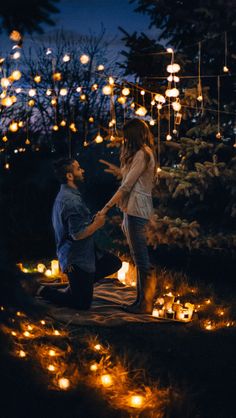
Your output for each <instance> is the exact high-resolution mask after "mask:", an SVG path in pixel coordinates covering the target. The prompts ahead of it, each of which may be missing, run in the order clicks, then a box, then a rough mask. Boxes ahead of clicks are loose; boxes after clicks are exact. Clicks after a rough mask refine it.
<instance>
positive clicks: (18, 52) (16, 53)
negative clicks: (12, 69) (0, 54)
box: [12, 51, 21, 60]
mask: <svg viewBox="0 0 236 418" xmlns="http://www.w3.org/2000/svg"><path fill="white" fill-rule="evenodd" d="M20 56H21V53H20V51H16V52H14V54H13V55H12V58H13V59H14V60H17V59H18V58H20Z"/></svg>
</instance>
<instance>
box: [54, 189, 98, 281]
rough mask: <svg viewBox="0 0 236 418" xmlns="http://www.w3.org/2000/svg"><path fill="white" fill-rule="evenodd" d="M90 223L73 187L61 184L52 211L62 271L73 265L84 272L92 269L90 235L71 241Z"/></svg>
mask: <svg viewBox="0 0 236 418" xmlns="http://www.w3.org/2000/svg"><path fill="white" fill-rule="evenodd" d="M91 222H92V217H91V213H90V211H89V209H88V208H87V206H86V205H85V203H84V201H83V199H82V196H81V194H80V192H79V191H78V190H77V189H74V188H72V187H69V186H67V185H66V184H62V185H61V189H60V191H59V193H58V195H57V197H56V199H55V202H54V205H53V211H52V223H53V227H54V231H55V239H56V246H57V256H58V260H59V263H60V267H61V269H62V271H63V272H66V271H67V270H68V268H69V267H70V266H71V265H72V264H75V265H77V266H78V267H80V268H81V269H83V270H84V271H86V272H89V273H92V272H94V271H95V244H94V237H93V235H91V236H89V237H87V238H84V239H81V240H73V238H72V236H73V235H75V234H77V233H81V232H82V231H83V230H84V229H85V228H86V227H87V226H88V225H89V224H91Z"/></svg>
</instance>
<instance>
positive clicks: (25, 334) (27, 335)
mask: <svg viewBox="0 0 236 418" xmlns="http://www.w3.org/2000/svg"><path fill="white" fill-rule="evenodd" d="M23 335H24V336H25V337H27V338H29V337H30V336H31V334H30V332H29V331H25V332H24V333H23Z"/></svg>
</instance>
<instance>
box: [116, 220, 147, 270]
mask: <svg viewBox="0 0 236 418" xmlns="http://www.w3.org/2000/svg"><path fill="white" fill-rule="evenodd" d="M147 223H148V220H147V219H143V218H140V217H138V216H131V215H127V214H126V213H124V219H123V224H122V229H123V232H124V233H125V235H126V238H127V241H128V245H129V249H130V253H131V257H132V259H133V261H134V264H135V266H136V267H137V269H138V272H139V274H140V273H144V274H148V272H149V270H150V267H151V264H150V259H149V254H148V247H147V239H146V235H145V226H146V225H147Z"/></svg>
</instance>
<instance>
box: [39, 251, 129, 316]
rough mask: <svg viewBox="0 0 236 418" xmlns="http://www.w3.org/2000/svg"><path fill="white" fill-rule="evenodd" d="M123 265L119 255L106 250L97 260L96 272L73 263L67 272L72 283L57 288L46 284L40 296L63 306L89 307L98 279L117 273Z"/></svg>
mask: <svg viewBox="0 0 236 418" xmlns="http://www.w3.org/2000/svg"><path fill="white" fill-rule="evenodd" d="M121 266H122V263H121V261H120V259H119V258H118V257H116V256H115V255H114V254H112V253H109V252H105V253H104V255H103V257H102V258H101V259H99V260H97V261H96V271H95V273H87V272H85V271H83V270H81V269H80V268H79V267H78V266H76V265H72V266H71V269H70V271H68V272H67V275H68V279H69V283H70V285H69V286H68V287H67V288H66V289H63V290H62V289H55V288H53V287H51V286H45V288H44V289H43V290H42V291H41V293H40V296H42V297H43V298H44V299H47V300H50V301H51V302H54V303H56V304H58V305H61V306H69V307H72V308H77V309H89V308H90V306H91V303H92V299H93V285H94V283H95V282H97V281H98V280H100V279H102V278H104V277H107V276H110V275H112V274H114V273H116V272H117V271H118V270H119V269H120V268H121Z"/></svg>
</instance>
